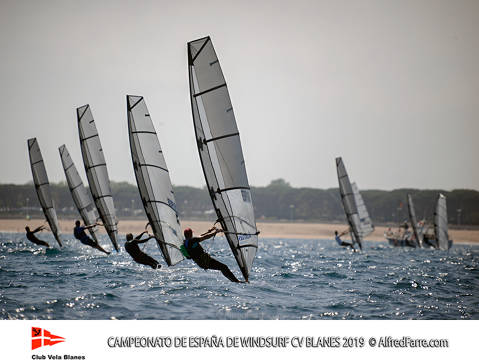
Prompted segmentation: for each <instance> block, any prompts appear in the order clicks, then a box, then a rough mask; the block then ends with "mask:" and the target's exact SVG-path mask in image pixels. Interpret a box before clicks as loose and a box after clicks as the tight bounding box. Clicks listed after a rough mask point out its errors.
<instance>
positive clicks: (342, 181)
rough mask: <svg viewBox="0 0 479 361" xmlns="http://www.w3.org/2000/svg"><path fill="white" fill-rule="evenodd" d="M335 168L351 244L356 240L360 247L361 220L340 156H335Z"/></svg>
mask: <svg viewBox="0 0 479 361" xmlns="http://www.w3.org/2000/svg"><path fill="white" fill-rule="evenodd" d="M336 170H337V172H338V182H339V193H340V194H341V201H342V203H343V208H344V213H346V218H347V220H348V223H349V228H350V232H351V238H352V241H353V244H354V243H355V242H356V243H357V244H358V245H359V248H361V249H362V248H363V246H362V236H361V233H360V229H361V221H360V218H359V214H358V207H357V204H356V199H355V197H354V192H353V188H352V186H351V182H350V181H349V176H348V173H347V172H346V167H345V166H344V163H343V160H342V159H341V157H338V158H336Z"/></svg>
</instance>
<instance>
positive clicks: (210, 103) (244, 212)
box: [188, 37, 258, 279]
mask: <svg viewBox="0 0 479 361" xmlns="http://www.w3.org/2000/svg"><path fill="white" fill-rule="evenodd" d="M188 65H189V82H190V101H191V109H192V114H193V123H194V129H195V135H196V141H197V146H198V152H199V156H200V160H201V164H202V168H203V174H204V176H205V180H206V184H207V187H208V190H209V194H210V197H211V200H212V202H213V206H214V209H215V211H216V215H217V217H218V222H219V223H220V224H221V226H222V228H223V230H224V231H225V236H226V239H227V241H228V243H229V245H230V248H231V251H232V252H233V255H234V256H235V259H236V262H237V264H238V266H239V268H240V269H241V272H242V274H243V277H244V278H245V279H248V277H249V273H250V271H251V268H252V264H253V260H254V258H255V255H256V250H257V244H258V232H257V228H256V220H255V217H254V210H253V203H252V199H251V191H250V188H249V182H248V177H247V174H246V167H245V162H244V158H243V151H242V148H241V141H240V134H239V131H238V128H237V125H236V119H235V116H234V112H233V107H232V104H231V99H230V96H229V92H228V86H227V84H226V80H225V78H224V76H223V72H222V70H221V66H220V63H219V61H218V57H217V55H216V52H215V50H214V47H213V44H212V42H211V39H210V37H206V38H201V39H198V40H194V41H191V42H189V43H188ZM251 245H255V246H256V247H253V246H251Z"/></svg>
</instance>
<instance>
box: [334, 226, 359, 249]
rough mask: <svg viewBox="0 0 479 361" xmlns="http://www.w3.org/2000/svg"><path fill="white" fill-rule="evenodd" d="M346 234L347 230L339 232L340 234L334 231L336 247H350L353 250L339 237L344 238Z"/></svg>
mask: <svg viewBox="0 0 479 361" xmlns="http://www.w3.org/2000/svg"><path fill="white" fill-rule="evenodd" d="M346 233H348V231H347V230H346V231H343V232H341V233H340V234H338V231H334V236H335V237H334V239H335V240H336V242H338V245H340V246H341V247H351V249H355V248H354V246H353V245H352V244H351V243H348V242H344V241H343V240H342V239H341V237H342V236H344V235H345V234H346Z"/></svg>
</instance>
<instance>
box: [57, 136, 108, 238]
mask: <svg viewBox="0 0 479 361" xmlns="http://www.w3.org/2000/svg"><path fill="white" fill-rule="evenodd" d="M58 151H59V152H60V158H61V160H62V165H63V170H64V171H65V177H66V178H67V184H68V188H69V189H70V193H71V195H72V198H73V203H75V206H76V207H77V209H78V213H80V216H81V218H82V219H83V223H85V225H86V226H90V225H92V224H95V223H96V221H97V219H98V218H99V217H98V212H97V210H96V208H95V204H94V203H93V200H92V199H91V197H90V195H89V194H88V190H87V189H86V188H85V187H84V186H83V182H82V180H81V178H80V174H78V171H77V168H76V167H75V163H73V160H72V158H71V157H70V153H69V152H68V149H67V147H66V146H65V145H62V146H61V147H60V148H58ZM88 231H89V232H90V234H91V236H92V238H93V239H94V240H95V241H97V242H98V238H99V230H98V228H97V227H92V228H89V229H88Z"/></svg>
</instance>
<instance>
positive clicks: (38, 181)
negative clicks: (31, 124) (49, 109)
mask: <svg viewBox="0 0 479 361" xmlns="http://www.w3.org/2000/svg"><path fill="white" fill-rule="evenodd" d="M27 144H28V154H29V156H30V167H31V169H32V176H33V184H35V190H36V191H37V196H38V201H39V202H40V205H41V206H42V210H43V214H44V215H45V218H46V219H47V222H48V225H49V226H50V230H51V231H52V233H53V236H54V237H55V239H56V240H57V242H58V245H59V246H60V247H62V246H63V245H62V242H61V240H60V234H59V229H60V227H58V219H57V212H56V211H55V207H54V206H53V200H52V196H51V193H50V183H49V182H48V176H47V170H46V169H45V163H44V162H43V157H42V153H41V151H40V146H39V145H38V141H37V138H31V139H28V141H27Z"/></svg>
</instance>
